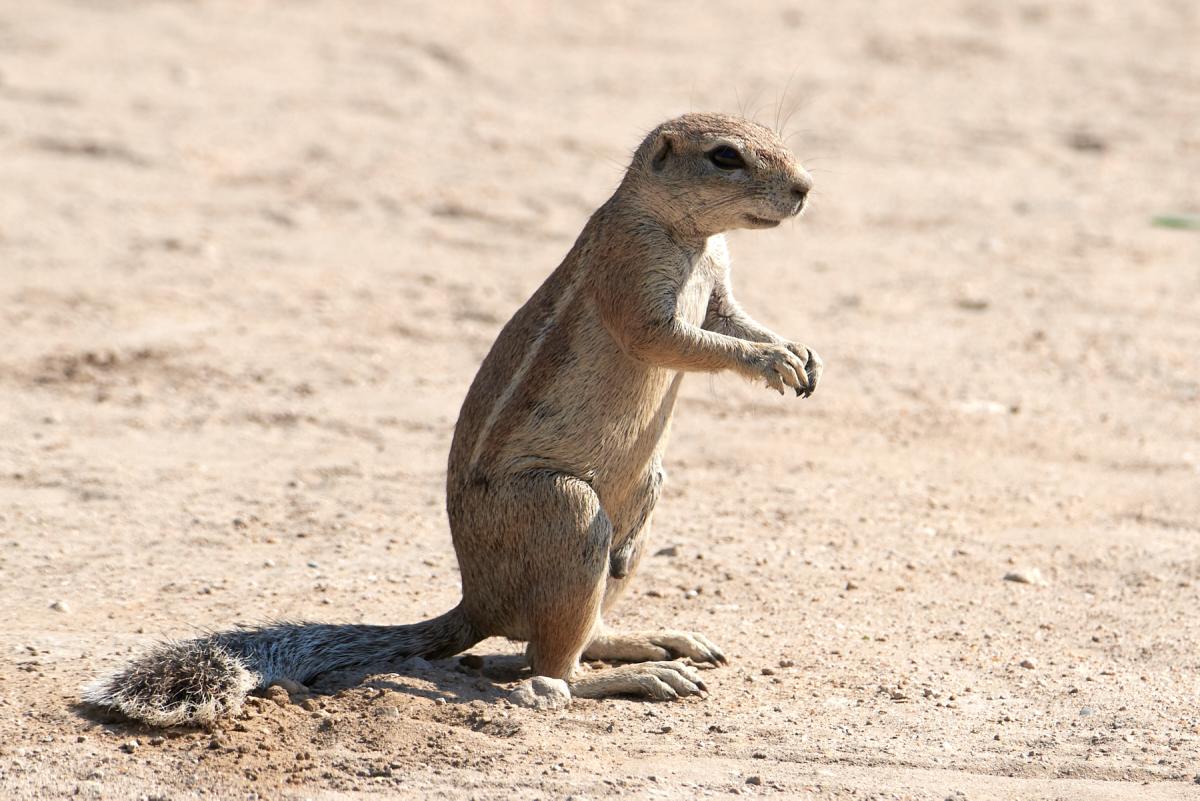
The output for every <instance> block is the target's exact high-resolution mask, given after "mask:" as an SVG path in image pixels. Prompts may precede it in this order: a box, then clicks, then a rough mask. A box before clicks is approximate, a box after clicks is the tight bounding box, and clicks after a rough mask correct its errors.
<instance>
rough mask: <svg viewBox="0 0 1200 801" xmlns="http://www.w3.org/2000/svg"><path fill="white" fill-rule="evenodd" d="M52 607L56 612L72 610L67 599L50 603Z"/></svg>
mask: <svg viewBox="0 0 1200 801" xmlns="http://www.w3.org/2000/svg"><path fill="white" fill-rule="evenodd" d="M50 608H51V609H53V610H54V611H55V612H64V613H67V612H70V611H71V607H69V606H67V602H66V601H55V602H54V603H52V604H50Z"/></svg>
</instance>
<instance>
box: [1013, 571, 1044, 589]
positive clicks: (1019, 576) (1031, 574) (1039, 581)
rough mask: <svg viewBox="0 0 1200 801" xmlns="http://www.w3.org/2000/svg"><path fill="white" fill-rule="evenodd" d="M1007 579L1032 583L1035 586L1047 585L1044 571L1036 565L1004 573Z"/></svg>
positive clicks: (1019, 582) (1018, 582) (1020, 582)
mask: <svg viewBox="0 0 1200 801" xmlns="http://www.w3.org/2000/svg"><path fill="white" fill-rule="evenodd" d="M1004 580H1005V581H1012V582H1015V583H1017V584H1032V585H1034V586H1035V587H1044V586H1046V583H1047V582H1046V579H1044V578H1042V571H1040V570H1038V569H1037V568H1036V567H1030V568H1024V569H1021V570H1011V571H1009V572H1008V573H1005V574H1004Z"/></svg>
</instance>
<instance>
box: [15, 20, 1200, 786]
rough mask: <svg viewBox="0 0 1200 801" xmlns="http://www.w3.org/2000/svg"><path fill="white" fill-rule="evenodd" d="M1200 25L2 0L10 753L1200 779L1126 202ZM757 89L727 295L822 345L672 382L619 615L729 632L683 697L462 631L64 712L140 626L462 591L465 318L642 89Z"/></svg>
mask: <svg viewBox="0 0 1200 801" xmlns="http://www.w3.org/2000/svg"><path fill="white" fill-rule="evenodd" d="M435 6H436V7H435ZM1197 41H1200V11H1198V10H1197V6H1196V4H1195V3H1193V2H1188V1H1187V0H1179V1H1178V2H1171V1H1170V0H1160V1H1159V2H1146V3H1110V2H1101V1H1100V0H1096V2H1071V3H1051V2H1044V1H1039V0H1027V1H1026V2H1021V3H990V2H985V1H984V0H957V1H952V0H931V1H930V2H923V3H921V4H919V6H917V7H913V4H910V3H903V2H899V0H887V1H886V2H867V0H850V1H848V2H841V3H836V4H835V3H827V4H784V3H754V4H740V5H739V4H728V3H727V4H707V5H704V6H700V5H697V4H692V3H682V2H680V3H664V2H655V3H650V2H646V3H616V4H611V5H609V6H608V7H607V8H605V9H603V10H601V9H599V8H587V9H585V8H583V7H582V6H581V7H579V8H574V9H570V10H568V9H567V8H566V7H565V6H560V7H551V6H550V5H549V4H546V5H541V4H535V3H530V2H517V1H516V0H514V2H505V3H495V4H485V3H477V4H465V3H464V4H456V3H445V4H440V5H439V4H419V3H399V2H373V3H372V2H362V3H344V4H337V3H332V2H291V3H266V2H228V3H217V2H208V3H201V2H197V3H191V2H159V3H149V2H147V3H134V2H128V3H122V2H88V3H85V2H64V1H62V0H54V1H53V2H51V1H50V0H39V1H38V2H37V3H29V2H26V3H21V2H18V1H17V0H6V1H5V2H2V3H0V153H2V154H3V156H2V158H0V186H2V187H3V188H2V189H0V333H2V334H3V351H2V352H0V431H2V432H3V433H2V436H0V627H2V631H0V649H2V652H0V796H3V797H4V798H31V799H32V798H38V799H41V798H51V797H57V796H68V795H75V796H78V797H81V798H93V797H94V798H172V799H175V798H179V799H184V798H197V797H217V798H255V797H257V798H278V797H286V798H347V797H359V796H379V797H429V798H451V799H466V798H497V799H499V798H521V799H532V798H561V797H574V798H578V799H581V798H593V799H595V798H624V797H645V798H652V797H653V798H695V797H709V796H716V797H719V796H724V795H729V794H747V795H752V796H765V797H777V798H784V797H801V798H809V797H812V798H822V799H826V798H829V799H933V800H934V801H942V799H946V798H951V799H959V800H960V801H961V800H962V799H967V800H968V801H977V799H1037V798H1046V799H1051V798H1054V799H1072V800H1074V799H1186V798H1200V785H1197V784H1196V782H1197V778H1196V777H1197V774H1200V709H1198V706H1197V703H1198V701H1200V681H1198V671H1200V649H1198V644H1200V615H1198V614H1197V604H1198V601H1200V597H1198V596H1200V367H1198V364H1197V352H1200V234H1197V233H1196V232H1194V231H1186V230H1170V229H1167V228H1162V227H1156V226H1155V225H1153V224H1152V219H1153V218H1154V217H1155V215H1160V214H1176V213H1178V214H1189V213H1190V214H1195V213H1197V212H1200V195H1198V194H1197V192H1198V190H1197V186H1198V185H1200V55H1198V54H1200V50H1198V49H1197V48H1196V47H1195V43H1196V42H1197ZM739 108H740V109H743V110H744V111H745V113H746V114H747V115H755V116H757V117H758V118H759V119H760V120H762V121H765V122H767V123H769V124H773V123H774V122H775V121H776V117H777V115H778V116H780V117H783V116H789V117H790V119H789V121H788V132H789V134H790V135H791V139H790V141H791V142H792V143H793V145H794V147H795V149H796V152H797V153H798V155H799V156H800V157H801V158H802V159H804V160H805V161H806V163H808V164H810V165H811V167H812V168H813V171H814V173H815V175H816V179H817V185H818V191H817V194H816V196H815V202H814V204H813V207H812V209H811V212H810V213H808V214H806V216H805V218H804V219H803V220H802V221H800V222H797V223H796V224H794V225H790V226H785V227H783V228H782V229H780V230H777V231H770V232H743V233H735V234H733V235H732V237H731V248H732V251H733V254H734V259H735V274H736V275H737V280H738V288H739V294H740V296H741V299H742V301H743V302H744V304H745V305H746V306H747V308H748V309H750V310H751V312H752V313H753V314H754V315H755V316H756V317H758V318H759V319H761V320H763V321H764V322H766V323H767V324H768V325H770V326H772V327H773V328H775V329H776V330H779V331H780V332H782V333H785V334H787V335H788V336H791V337H793V338H795V339H798V340H801V341H804V342H806V343H809V344H811V345H813V346H814V347H815V348H816V349H817V350H818V351H820V352H821V354H822V355H823V356H824V358H825V361H826V363H827V371H826V376H825V379H824V382H823V384H822V387H821V389H820V391H819V392H818V393H817V395H816V396H814V398H813V399H811V400H808V401H804V402H800V401H797V400H795V399H791V398H787V399H785V398H780V397H779V396H777V395H774V394H773V393H770V392H768V391H765V390H763V389H762V388H759V387H755V386H751V385H749V384H746V383H743V382H741V381H739V380H738V379H735V378H732V377H728V376H715V377H709V376H694V377H692V378H689V380H688V381H687V382H686V384H685V394H684V397H683V398H682V401H681V403H680V406H679V410H678V415H677V417H676V427H675V430H674V434H673V441H672V447H671V450H670V451H669V454H668V456H669V460H668V464H667V467H668V470H669V471H670V475H671V478H670V480H669V485H668V490H667V492H666V495H665V497H664V499H663V501H662V503H661V505H660V507H659V509H660V511H659V513H658V515H657V518H656V526H657V529H656V532H655V539H656V542H655V547H656V548H662V549H665V550H666V551H667V553H665V554H662V555H658V556H654V557H650V558H648V559H647V560H646V561H645V563H644V565H643V571H642V574H641V575H640V576H639V577H638V580H637V582H636V584H635V589H634V590H633V592H632V594H631V595H630V597H629V598H628V599H627V601H626V602H625V603H624V605H623V606H622V607H621V609H620V614H619V617H618V619H617V620H616V621H614V622H615V623H616V624H617V625H620V626H626V627H632V628H653V627H667V626H670V627H678V628H688V629H695V630H699V631H703V632H705V633H706V634H707V635H708V636H710V637H711V638H712V639H714V640H715V641H717V642H718V643H720V644H721V645H722V646H723V647H724V649H725V650H726V651H727V652H728V653H729V654H730V656H731V658H732V659H731V664H730V665H729V666H728V667H726V668H722V669H718V670H713V671H710V672H708V673H706V680H707V681H708V682H709V684H710V686H711V689H712V692H711V694H710V696H709V697H707V698H705V699H702V700H689V701H684V702H679V703H674V704H651V703H643V702H639V701H636V700H613V701H604V702H589V701H580V702H577V703H576V704H575V705H573V706H572V707H570V708H569V709H567V710H565V711H562V712H551V713H536V712H531V711H526V710H521V709H516V708H510V707H509V706H508V705H507V702H506V701H504V700H503V698H504V696H505V694H506V693H507V691H508V690H509V689H510V688H511V687H512V686H513V685H514V683H515V682H516V681H517V680H519V678H520V677H521V673H520V670H521V664H520V661H519V659H518V658H517V657H516V654H517V653H518V651H519V648H518V647H517V646H515V645H513V644H510V643H506V642H499V641H489V642H485V643H483V644H481V645H480V646H478V647H477V648H476V649H475V650H474V653H476V654H478V655H480V656H482V657H483V662H482V667H481V668H480V667H479V663H478V661H475V660H468V663H467V664H462V663H460V662H459V661H458V660H445V661H441V662H435V663H433V664H432V665H431V666H429V667H428V668H427V669H423V668H420V667H415V668H414V667H413V666H411V665H410V666H408V667H406V668H403V669H398V668H397V667H396V666H386V665H381V666H380V667H379V670H378V671H375V672H374V673H373V674H371V675H360V676H334V677H327V679H326V681H325V682H324V683H323V684H321V685H318V686H317V687H316V688H315V689H317V690H318V691H319V692H318V694H316V695H314V696H313V697H311V698H308V699H304V698H299V697H297V698H295V699H291V700H288V699H286V698H278V697H276V698H263V699H255V700H254V701H253V703H252V704H251V706H249V707H248V709H247V713H246V715H245V716H244V717H243V718H241V719H238V720H234V721H231V722H230V724H229V726H228V727H226V728H225V729H224V730H221V731H218V732H195V731H192V732H187V731H184V732H167V733H165V734H159V733H157V732H153V731H149V730H145V729H138V728H132V727H129V726H125V725H121V724H119V723H114V722H112V721H106V720H104V719H102V718H98V717H96V716H94V715H91V714H89V713H87V712H86V710H81V709H79V708H77V707H76V706H75V705H74V702H75V699H76V698H77V692H78V688H79V687H80V685H81V684H82V683H84V682H85V681H86V680H88V679H90V678H91V677H93V676H95V675H96V674H97V673H98V672H101V671H103V670H106V669H109V668H112V667H114V666H116V665H118V664H120V663H121V662H122V661H123V660H125V659H127V658H128V657H129V656H130V655H131V654H134V653H137V652H138V651H140V650H141V649H143V648H144V647H146V646H147V645H148V644H150V643H152V642H154V641H155V640H156V639H158V638H161V637H164V636H171V637H180V636H187V635H189V634H190V633H192V632H195V631H197V630H199V629H202V628H206V627H214V628H221V627H225V626H229V625H231V624H233V623H235V622H237V621H259V620H265V619H270V618H290V619H320V620H326V621H371V622H405V621H412V620H416V619H418V618H421V617H424V616H427V615H431V614H434V613H438V612H441V611H443V610H445V609H446V608H448V607H449V606H451V605H452V604H453V603H454V602H455V601H456V600H457V581H458V579H457V574H456V568H455V563H454V558H453V553H452V551H451V548H450V541H449V536H448V533H447V527H446V520H445V513H444V510H443V481H444V470H445V456H446V453H447V449H448V446H449V441H450V436H451V431H452V427H453V425H454V421H455V418H456V414H457V410H458V406H459V403H460V401H461V399H462V397H463V395H464V393H465V391H466V388H467V385H468V383H469V382H470V380H471V378H472V376H473V375H474V371H475V368H476V366H477V365H478V363H479V361H480V359H481V358H482V357H483V355H484V353H485V352H486V351H487V349H488V347H489V345H490V343H491V341H492V339H493V337H494V336H495V334H496V333H497V331H498V329H499V327H500V326H501V325H502V323H503V322H504V321H505V320H506V319H507V318H508V316H509V315H510V314H511V313H512V312H513V311H514V309H515V308H516V307H517V306H518V305H519V304H520V303H521V302H522V301H523V300H524V299H525V298H526V297H527V296H528V295H529V294H530V292H531V291H532V290H533V289H534V288H535V287H536V286H537V284H538V283H539V282H540V281H541V280H542V278H543V277H544V276H545V275H546V274H547V273H548V272H549V271H550V270H551V269H552V268H553V267H554V265H555V264H557V262H558V260H559V259H560V258H561V256H562V255H563V254H564V253H565V252H566V250H567V248H568V247H569V246H570V244H571V242H572V240H573V237H574V236H575V235H576V233H577V232H578V231H579V229H580V228H581V226H582V224H583V221H584V220H585V219H586V217H587V215H588V214H589V213H590V211H591V210H592V209H594V208H595V207H596V206H597V205H598V204H600V203H601V202H602V201H603V200H604V199H605V198H606V197H607V194H608V193H609V192H610V191H611V190H612V188H613V187H614V186H615V185H616V183H617V181H618V180H619V178H620V174H621V169H622V166H623V164H624V162H625V160H626V158H627V155H628V153H629V151H630V150H631V149H632V147H633V146H634V145H635V144H636V143H637V142H638V141H639V139H640V136H641V134H642V132H643V131H645V130H646V129H648V128H650V127H651V126H653V125H654V124H656V123H657V122H659V121H660V120H662V119H664V118H666V117H669V116H673V115H675V114H677V113H681V112H684V111H688V110H691V109H717V110H726V111H737V110H738V109H739ZM1032 571H1037V573H1036V574H1032V575H1031V572H1032ZM1009 573H1013V574H1017V576H1018V577H1020V576H1024V577H1025V578H1032V579H1033V582H1032V583H1021V582H1019V581H1011V580H1005V575H1006V574H1009ZM1039 576H1040V580H1039ZM1023 663H1024V665H1026V666H1024V667H1023V666H1022V664H1023ZM277 702H282V704H283V705H280V704H279V703H277Z"/></svg>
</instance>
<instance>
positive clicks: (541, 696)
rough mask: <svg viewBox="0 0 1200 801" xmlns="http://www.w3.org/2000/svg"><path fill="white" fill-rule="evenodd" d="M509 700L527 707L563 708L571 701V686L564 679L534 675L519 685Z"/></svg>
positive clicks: (516, 704)
mask: <svg viewBox="0 0 1200 801" xmlns="http://www.w3.org/2000/svg"><path fill="white" fill-rule="evenodd" d="M508 700H509V702H511V703H512V704H514V705H515V706H523V707H525V708H527V709H563V708H565V707H566V706H568V705H569V704H570V703H571V688H570V687H568V686H567V683H566V682H565V681H563V680H562V679H552V678H549V677H547V676H534V677H533V678H531V679H527V680H526V681H523V682H521V683H520V684H519V685H517V688H516V689H515V690H513V691H512V692H511V693H509V695H508Z"/></svg>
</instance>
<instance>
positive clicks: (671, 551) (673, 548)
mask: <svg viewBox="0 0 1200 801" xmlns="http://www.w3.org/2000/svg"><path fill="white" fill-rule="evenodd" d="M654 555H655V556H679V546H678V545H668V546H667V547H666V548H659V549H658V550H657V551H655V552H654Z"/></svg>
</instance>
